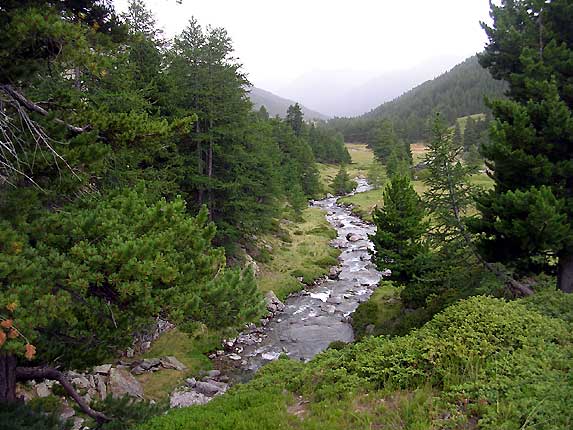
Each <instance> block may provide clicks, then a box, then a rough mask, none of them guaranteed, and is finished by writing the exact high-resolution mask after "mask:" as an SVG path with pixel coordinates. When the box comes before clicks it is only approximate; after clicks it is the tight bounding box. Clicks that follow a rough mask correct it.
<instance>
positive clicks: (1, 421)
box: [0, 402, 71, 430]
mask: <svg viewBox="0 0 573 430" xmlns="http://www.w3.org/2000/svg"><path fill="white" fill-rule="evenodd" d="M69 428H71V424H66V423H62V422H61V421H60V417H59V415H58V414H57V412H55V411H53V410H46V409H44V408H43V407H42V406H41V405H33V404H32V405H30V404H25V403H23V402H18V403H16V402H14V403H10V402H0V430H30V429H34V430H67V429H69Z"/></svg>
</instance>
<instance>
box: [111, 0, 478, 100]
mask: <svg viewBox="0 0 573 430" xmlns="http://www.w3.org/2000/svg"><path fill="white" fill-rule="evenodd" d="M114 2H115V4H116V7H117V9H118V10H119V11H123V10H125V8H126V5H127V0H114ZM146 2H147V5H148V7H149V8H150V9H151V10H152V11H153V12H154V13H155V16H156V18H157V20H158V23H159V25H160V27H162V28H163V29H164V30H165V32H166V34H167V35H168V36H172V35H175V34H177V33H178V32H179V31H181V30H182V29H183V28H184V27H185V26H186V24H187V22H188V20H189V18H190V17H191V16H195V17H196V18H197V19H198V20H199V22H200V23H201V24H203V25H207V24H211V25H213V26H222V27H225V28H226V29H227V31H228V32H229V35H230V36H231V37H232V39H233V42H234V46H235V50H236V54H237V56H238V57H239V58H240V60H241V62H242V63H243V64H244V68H245V71H246V72H247V73H248V75H249V78H250V80H251V82H253V83H254V84H255V85H257V86H259V87H262V88H265V89H268V90H271V91H276V90H277V89H279V88H281V87H283V86H284V85H286V84H288V83H289V82H290V81H292V80H294V79H296V78H297V77H298V76H300V75H301V74H303V73H305V72H309V71H315V70H347V69H351V70H359V71H380V72H384V71H390V70H401V69H406V68H410V67H413V66H415V65H417V64H419V63H422V62H425V61H427V60H429V59H435V58H441V57H444V58H448V61H445V64H447V65H448V66H451V60H452V58H459V60H462V59H464V58H466V57H468V56H470V55H473V54H475V53H476V52H478V51H481V49H482V48H483V46H484V44H485V42H486V37H485V35H484V32H483V30H482V29H481V28H480V26H479V21H480V20H488V19H489V17H488V12H489V5H488V0H394V1H387V0H353V1H341V0H328V1H327V0H288V1H286V0H283V1H274V0H245V1H238V0H201V1H198V0H183V2H182V4H177V2H176V1H175V0H146Z"/></svg>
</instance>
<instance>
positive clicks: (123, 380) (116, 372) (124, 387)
mask: <svg viewBox="0 0 573 430" xmlns="http://www.w3.org/2000/svg"><path fill="white" fill-rule="evenodd" d="M108 384H109V385H108V389H109V391H110V392H111V395H112V396H113V397H114V398H119V397H123V396H124V395H126V394H127V395H128V396H131V397H139V398H143V388H142V386H141V384H140V383H139V382H138V381H137V379H135V378H134V377H133V376H132V375H131V373H129V372H128V371H126V370H124V369H117V368H114V369H111V372H110V374H109V383H108Z"/></svg>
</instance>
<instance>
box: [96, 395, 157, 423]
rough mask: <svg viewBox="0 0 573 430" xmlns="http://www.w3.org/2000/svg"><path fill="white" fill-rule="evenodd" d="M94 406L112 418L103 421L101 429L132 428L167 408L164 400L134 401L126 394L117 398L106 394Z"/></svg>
mask: <svg viewBox="0 0 573 430" xmlns="http://www.w3.org/2000/svg"><path fill="white" fill-rule="evenodd" d="M94 407H95V408H96V409H97V410H98V411H102V412H103V413H105V414H106V416H108V417H110V418H111V419H112V420H111V421H110V422H107V423H104V424H103V425H102V426H101V427H100V429H101V430H132V429H134V428H135V426H137V425H141V424H143V423H145V422H146V421H148V420H150V419H151V418H153V417H155V416H158V415H161V414H162V413H164V412H166V411H167V409H168V405H167V404H165V402H160V403H157V404H151V403H149V402H146V401H138V402H134V401H133V399H132V398H130V397H128V396H124V397H122V398H119V399H114V398H113V397H112V396H108V397H106V399H105V400H102V401H98V402H95V404H94Z"/></svg>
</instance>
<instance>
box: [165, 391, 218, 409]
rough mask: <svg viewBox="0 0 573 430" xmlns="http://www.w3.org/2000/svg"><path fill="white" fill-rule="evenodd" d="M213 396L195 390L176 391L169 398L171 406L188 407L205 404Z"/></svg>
mask: <svg viewBox="0 0 573 430" xmlns="http://www.w3.org/2000/svg"><path fill="white" fill-rule="evenodd" d="M209 400H211V398H209V397H207V396H205V395H204V394H201V393H197V392H195V391H174V392H173V393H171V396H170V398H169V406H170V407H172V408H187V407H189V406H194V405H204V404H205V403H207V402H209Z"/></svg>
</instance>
